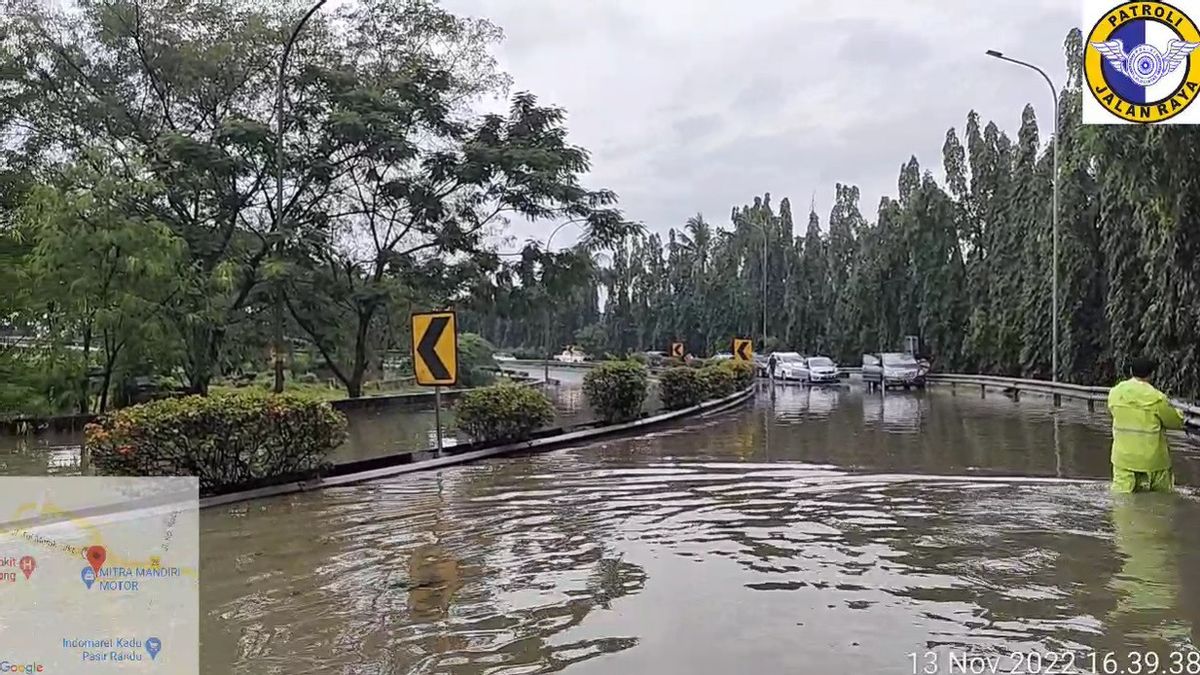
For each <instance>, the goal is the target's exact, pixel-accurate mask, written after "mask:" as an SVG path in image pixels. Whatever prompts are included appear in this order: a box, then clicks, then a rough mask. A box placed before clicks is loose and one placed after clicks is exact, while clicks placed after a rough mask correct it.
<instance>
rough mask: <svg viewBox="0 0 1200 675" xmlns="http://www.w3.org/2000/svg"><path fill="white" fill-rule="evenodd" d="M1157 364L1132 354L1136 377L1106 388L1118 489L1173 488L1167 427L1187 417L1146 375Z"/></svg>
mask: <svg viewBox="0 0 1200 675" xmlns="http://www.w3.org/2000/svg"><path fill="white" fill-rule="evenodd" d="M1154 368H1155V363H1154V362H1153V361H1151V360H1149V359H1145V358H1138V359H1134V361H1133V367H1132V373H1133V377H1131V378H1129V379H1128V380H1125V381H1124V382H1121V383H1120V384H1118V385H1117V386H1115V387H1113V388H1112V389H1110V390H1109V392H1108V410H1109V412H1111V413H1112V420H1113V426H1112V429H1113V443H1112V465H1113V482H1112V489H1113V491H1114V492H1171V491H1172V490H1174V487H1175V475H1174V473H1172V471H1171V453H1170V451H1169V450H1168V448H1167V436H1166V430H1167V429H1182V428H1183V417H1182V416H1181V415H1180V414H1179V411H1178V410H1176V409H1175V408H1174V407H1173V406H1172V405H1171V402H1170V401H1168V400H1167V396H1166V394H1164V393H1162V392H1161V391H1159V390H1157V389H1155V388H1154V386H1153V385H1151V384H1150V382H1149V381H1148V380H1149V379H1150V376H1151V375H1153V373H1154Z"/></svg>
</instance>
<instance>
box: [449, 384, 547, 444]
mask: <svg viewBox="0 0 1200 675" xmlns="http://www.w3.org/2000/svg"><path fill="white" fill-rule="evenodd" d="M457 415H458V428H459V429H461V430H462V431H463V432H465V433H466V434H467V435H469V436H470V437H471V438H473V439H475V440H479V441H506V442H515V441H523V440H526V439H528V438H529V437H530V435H532V434H533V432H534V431H537V430H538V429H540V428H542V427H544V426H546V425H548V424H550V422H551V421H553V420H554V406H553V405H551V404H550V400H549V399H547V398H546V395H545V394H543V393H542V392H541V391H539V390H537V389H534V388H532V387H523V386H520V385H516V384H497V385H495V386H492V387H485V388H483V389H476V390H475V391H469V392H467V393H465V394H463V395H462V398H460V399H459V401H458V405H457Z"/></svg>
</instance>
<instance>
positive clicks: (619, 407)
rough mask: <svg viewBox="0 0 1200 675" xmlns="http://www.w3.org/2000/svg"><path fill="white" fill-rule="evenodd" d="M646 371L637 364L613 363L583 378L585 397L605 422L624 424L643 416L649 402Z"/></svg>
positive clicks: (598, 368)
mask: <svg viewBox="0 0 1200 675" xmlns="http://www.w3.org/2000/svg"><path fill="white" fill-rule="evenodd" d="M647 379H648V378H647V371H646V367H645V366H643V365H642V364H640V363H636V362H634V361H609V362H608V363H604V364H601V365H599V366H597V367H595V368H593V369H592V370H590V371H588V374H587V375H585V376H584V378H583V393H584V395H585V396H587V399H588V403H589V404H590V405H591V406H592V410H594V411H596V414H597V415H599V416H600V419H602V420H604V421H605V422H624V421H626V420H631V419H634V418H636V417H638V416H639V415H641V412H642V403H643V402H644V401H645V400H646V381H647Z"/></svg>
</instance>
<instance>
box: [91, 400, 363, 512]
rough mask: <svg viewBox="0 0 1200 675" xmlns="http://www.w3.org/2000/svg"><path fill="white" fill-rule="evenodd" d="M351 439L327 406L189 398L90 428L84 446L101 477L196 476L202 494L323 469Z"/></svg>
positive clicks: (124, 413) (123, 413)
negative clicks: (331, 455)
mask: <svg viewBox="0 0 1200 675" xmlns="http://www.w3.org/2000/svg"><path fill="white" fill-rule="evenodd" d="M345 436H346V418H345V417H344V416H343V415H342V414H341V413H339V412H337V411H335V410H333V408H331V407H329V405H328V404H327V403H321V402H317V401H313V400H307V399H303V398H298V397H293V396H273V395H269V394H250V393H238V394H226V395H213V396H208V397H201V396H187V397H183V398H176V399H166V400H162V401H155V402H153V403H146V404H142V405H136V406H133V407H130V408H125V409H123V410H119V411H117V412H115V413H111V414H109V415H106V416H105V417H103V418H101V420H100V421H99V422H97V423H95V424H89V425H88V426H87V428H86V430H85V441H84V442H85V444H86V446H87V448H88V450H89V451H90V452H91V453H92V461H93V462H94V463H95V465H96V467H97V468H99V469H100V470H101V471H102V472H103V473H106V474H110V475H120V476H197V477H198V478H199V479H200V489H201V492H204V493H212V492H214V491H218V490H221V489H224V488H229V487H232V486H236V485H242V484H246V483H250V482H255V481H260V480H263V479H270V478H274V477H279V476H285V475H291V474H295V473H314V472H319V471H321V470H322V469H324V468H325V467H326V466H328V460H327V456H328V454H329V453H330V452H331V451H332V450H333V449H334V448H336V447H337V446H338V445H340V444H341V443H342V441H343V440H344V439H345Z"/></svg>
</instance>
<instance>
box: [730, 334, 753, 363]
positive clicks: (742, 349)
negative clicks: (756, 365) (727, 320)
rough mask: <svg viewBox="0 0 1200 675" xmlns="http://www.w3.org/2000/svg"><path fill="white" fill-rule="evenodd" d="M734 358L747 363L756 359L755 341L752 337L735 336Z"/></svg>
mask: <svg viewBox="0 0 1200 675" xmlns="http://www.w3.org/2000/svg"><path fill="white" fill-rule="evenodd" d="M733 358H734V359H736V360H738V361H745V362H747V363H749V362H751V361H753V360H754V342H753V341H752V340H751V339H750V338H733Z"/></svg>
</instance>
